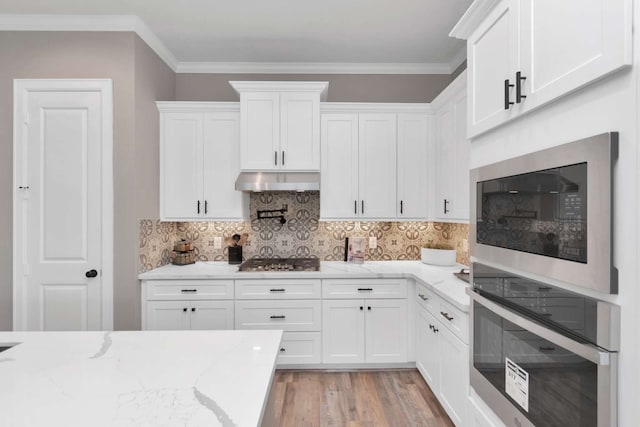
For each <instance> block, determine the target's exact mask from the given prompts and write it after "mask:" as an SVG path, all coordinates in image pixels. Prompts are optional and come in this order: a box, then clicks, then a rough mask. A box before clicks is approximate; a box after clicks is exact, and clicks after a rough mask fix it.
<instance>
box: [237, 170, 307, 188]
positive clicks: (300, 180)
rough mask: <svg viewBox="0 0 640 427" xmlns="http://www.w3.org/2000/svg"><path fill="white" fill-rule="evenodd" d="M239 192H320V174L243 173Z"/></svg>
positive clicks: (239, 180)
mask: <svg viewBox="0 0 640 427" xmlns="http://www.w3.org/2000/svg"><path fill="white" fill-rule="evenodd" d="M236 190H238V191H254V192H261V191H318V190H320V172H241V173H240V175H239V176H238V179H236Z"/></svg>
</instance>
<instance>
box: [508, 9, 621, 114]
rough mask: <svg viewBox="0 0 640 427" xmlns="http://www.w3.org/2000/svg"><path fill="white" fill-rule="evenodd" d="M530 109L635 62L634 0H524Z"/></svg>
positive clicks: (524, 47)
mask: <svg viewBox="0 0 640 427" xmlns="http://www.w3.org/2000/svg"><path fill="white" fill-rule="evenodd" d="M520 1H521V17H522V18H521V29H522V38H521V42H522V69H519V70H518V71H521V72H522V76H523V77H525V78H526V80H523V81H522V82H521V83H520V84H521V86H522V93H523V94H524V95H525V96H526V98H525V99H524V100H523V101H522V108H523V111H528V110H531V109H534V108H536V107H538V106H539V105H542V104H544V103H546V102H548V101H550V100H552V99H554V98H558V97H559V96H561V95H563V94H565V93H568V92H571V91H573V90H575V89H577V88H579V87H581V86H583V85H585V84H587V83H589V82H591V81H593V80H596V79H597V78H599V77H602V76H604V75H606V74H609V73H611V72H613V71H615V70H617V69H619V68H621V67H623V66H625V65H631V62H632V58H631V55H632V36H631V31H632V2H631V1H630V0H563V1H554V0H520Z"/></svg>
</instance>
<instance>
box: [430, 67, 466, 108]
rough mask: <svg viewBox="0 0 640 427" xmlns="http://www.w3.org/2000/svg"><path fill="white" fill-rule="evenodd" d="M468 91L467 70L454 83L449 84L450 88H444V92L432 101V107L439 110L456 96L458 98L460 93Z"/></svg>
mask: <svg viewBox="0 0 640 427" xmlns="http://www.w3.org/2000/svg"><path fill="white" fill-rule="evenodd" d="M466 90H467V70H464V71H462V73H460V75H459V76H458V77H456V79H455V80H454V81H452V82H451V83H449V86H447V87H446V88H444V90H443V91H442V92H440V93H439V94H438V96H436V97H435V99H434V100H433V101H431V105H432V106H433V108H434V109H436V110H437V109H439V108H440V107H441V106H442V105H443V104H445V103H446V102H448V101H449V100H450V99H451V98H453V97H454V96H457V95H458V94H460V93H466Z"/></svg>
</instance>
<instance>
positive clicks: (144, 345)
mask: <svg viewBox="0 0 640 427" xmlns="http://www.w3.org/2000/svg"><path fill="white" fill-rule="evenodd" d="M281 339H282V331H269V330H260V331H255V330H253V331H247V330H245V331H171V332H164V331H163V332H159V331H158V332H155V331H153V332H152V331H144V332H140V331H136V332H134V331H131V332H124V331H122V332H120V331H119V332H0V347H3V346H6V344H10V345H13V344H16V343H18V344H17V345H15V346H14V347H12V348H10V349H9V350H6V351H3V352H0V378H1V379H2V387H0V425H2V426H12V427H20V426H29V427H38V426H65V427H74V426H82V427H85V426H94V427H95V426H131V427H133V426H135V427H141V426H174V425H176V426H177V425H180V426H224V427H230V426H257V425H259V424H260V422H261V420H262V417H263V413H264V411H265V408H266V402H267V398H268V396H269V390H270V387H271V381H272V379H273V373H274V369H275V364H276V357H277V354H278V351H279V348H280V341H281Z"/></svg>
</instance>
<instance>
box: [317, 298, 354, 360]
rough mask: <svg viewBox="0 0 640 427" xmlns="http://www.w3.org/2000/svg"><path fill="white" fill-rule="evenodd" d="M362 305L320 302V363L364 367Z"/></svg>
mask: <svg viewBox="0 0 640 427" xmlns="http://www.w3.org/2000/svg"><path fill="white" fill-rule="evenodd" d="M364 352H365V345H364V301H363V300H333V301H327V300H325V301H323V302H322V363H364V361H365V355H364Z"/></svg>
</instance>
